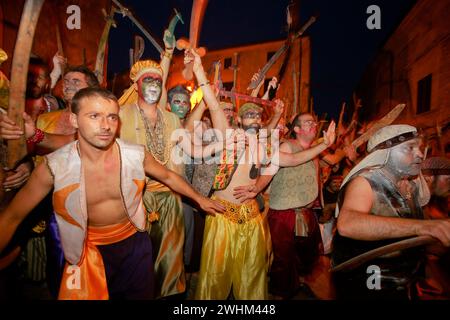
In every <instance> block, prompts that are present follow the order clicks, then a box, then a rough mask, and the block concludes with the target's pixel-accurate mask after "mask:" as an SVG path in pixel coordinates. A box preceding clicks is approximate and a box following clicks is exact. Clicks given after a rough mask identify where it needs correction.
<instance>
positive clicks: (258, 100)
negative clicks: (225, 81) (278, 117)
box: [219, 90, 276, 108]
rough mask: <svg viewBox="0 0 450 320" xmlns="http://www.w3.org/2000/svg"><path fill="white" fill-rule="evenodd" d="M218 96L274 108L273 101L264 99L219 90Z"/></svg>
mask: <svg viewBox="0 0 450 320" xmlns="http://www.w3.org/2000/svg"><path fill="white" fill-rule="evenodd" d="M219 95H221V96H223V97H227V98H232V99H233V98H234V99H239V100H244V101H248V102H253V103H256V104H260V105H263V106H269V107H272V108H273V107H275V106H276V103H275V102H274V101H270V100H265V99H261V98H257V97H252V96H249V95H246V94H242V93H237V92H232V91H225V90H219Z"/></svg>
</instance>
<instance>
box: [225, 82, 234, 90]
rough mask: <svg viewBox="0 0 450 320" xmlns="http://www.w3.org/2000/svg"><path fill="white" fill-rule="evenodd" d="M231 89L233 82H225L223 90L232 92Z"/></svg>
mask: <svg viewBox="0 0 450 320" xmlns="http://www.w3.org/2000/svg"><path fill="white" fill-rule="evenodd" d="M231 88H233V82H224V83H223V89H224V90H225V91H231Z"/></svg>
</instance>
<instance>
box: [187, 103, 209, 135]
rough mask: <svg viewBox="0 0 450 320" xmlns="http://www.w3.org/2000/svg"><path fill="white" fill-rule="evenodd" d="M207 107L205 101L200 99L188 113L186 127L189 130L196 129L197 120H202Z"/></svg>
mask: <svg viewBox="0 0 450 320" xmlns="http://www.w3.org/2000/svg"><path fill="white" fill-rule="evenodd" d="M206 109H207V107H206V103H205V101H203V100H202V101H200V103H199V104H198V105H197V106H196V107H195V108H194V109H193V110H192V111H191V112H189V114H188V115H187V117H186V120H185V121H184V128H185V129H186V130H187V131H189V132H193V131H194V129H195V122H196V121H201V120H202V116H203V113H204V112H205V111H206Z"/></svg>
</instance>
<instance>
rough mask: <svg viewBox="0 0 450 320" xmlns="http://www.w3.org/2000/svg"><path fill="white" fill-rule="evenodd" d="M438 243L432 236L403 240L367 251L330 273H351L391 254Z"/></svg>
mask: <svg viewBox="0 0 450 320" xmlns="http://www.w3.org/2000/svg"><path fill="white" fill-rule="evenodd" d="M436 241H437V240H436V239H435V238H433V237H430V236H420V237H414V238H409V239H405V240H401V241H398V242H394V243H391V244H388V245H386V246H383V247H379V248H376V249H373V250H370V251H367V252H365V253H363V254H360V255H359V256H356V257H354V258H351V259H350V260H347V261H345V262H343V263H341V264H338V265H337V266H335V267H333V268H332V269H331V270H330V271H331V272H346V271H351V270H353V269H356V268H357V267H359V266H361V265H363V264H364V263H366V262H368V261H370V260H373V259H375V258H378V257H381V256H384V255H387V254H389V253H392V252H395V251H400V250H406V249H409V248H413V247H418V246H423V245H427V244H431V243H433V242H436Z"/></svg>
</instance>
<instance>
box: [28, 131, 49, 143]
mask: <svg viewBox="0 0 450 320" xmlns="http://www.w3.org/2000/svg"><path fill="white" fill-rule="evenodd" d="M44 138H45V135H44V131H42V130H41V129H37V128H36V129H35V130H34V135H33V136H32V137H29V138H28V139H27V144H38V143H39V142H41V141H42V140H44Z"/></svg>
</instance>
